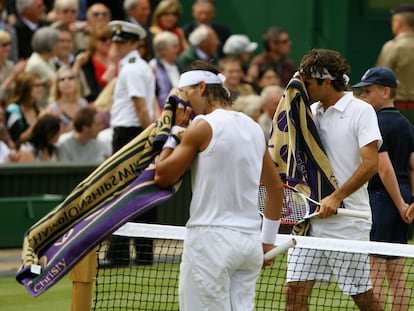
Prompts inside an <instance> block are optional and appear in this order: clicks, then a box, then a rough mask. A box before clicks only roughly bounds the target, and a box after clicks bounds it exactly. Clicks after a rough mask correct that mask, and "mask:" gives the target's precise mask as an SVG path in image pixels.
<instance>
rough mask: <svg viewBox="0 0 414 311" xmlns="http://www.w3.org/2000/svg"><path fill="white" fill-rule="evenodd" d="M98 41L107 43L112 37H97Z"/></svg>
mask: <svg viewBox="0 0 414 311" xmlns="http://www.w3.org/2000/svg"><path fill="white" fill-rule="evenodd" d="M98 40H99V41H102V42H108V41H111V40H112V37H98Z"/></svg>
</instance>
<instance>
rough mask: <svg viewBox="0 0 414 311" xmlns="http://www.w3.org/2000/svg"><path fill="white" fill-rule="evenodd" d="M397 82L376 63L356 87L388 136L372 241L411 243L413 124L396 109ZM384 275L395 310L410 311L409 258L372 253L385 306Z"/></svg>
mask: <svg viewBox="0 0 414 311" xmlns="http://www.w3.org/2000/svg"><path fill="white" fill-rule="evenodd" d="M397 85H398V83H397V78H396V76H395V74H394V72H393V71H392V70H391V69H389V68H386V67H374V68H371V69H368V70H367V71H366V72H365V74H364V75H363V76H362V78H361V82H359V83H357V84H355V85H353V87H356V88H362V92H361V93H360V97H361V98H362V99H364V100H365V101H367V102H368V103H370V104H371V105H372V106H373V107H374V109H375V110H376V112H377V115H378V123H379V127H380V131H381V135H382V138H383V143H382V146H381V147H380V149H379V151H378V174H376V175H374V176H373V177H372V178H371V180H370V181H369V184H368V193H369V198H370V205H371V211H372V228H371V234H370V239H371V241H378V242H391V243H402V244H407V239H408V224H409V223H410V222H411V219H409V218H408V215H407V209H408V207H409V205H410V204H411V203H412V202H413V193H412V190H411V189H413V186H412V185H411V184H410V181H412V180H414V127H413V125H412V124H411V123H410V121H408V120H407V118H406V117H404V116H403V115H402V114H401V113H400V112H399V110H398V109H397V108H395V107H394V104H393V99H394V97H395V94H396V88H397ZM398 87H399V86H398ZM384 277H386V278H387V282H388V287H389V293H388V295H389V297H390V302H391V304H392V307H391V309H392V310H408V300H409V295H408V291H407V287H406V278H405V274H404V258H401V257H394V256H377V255H371V279H372V281H373V290H374V294H375V295H376V296H377V298H378V299H379V301H380V303H381V310H385V297H386V296H387V295H384V294H383V287H382V284H383V280H384Z"/></svg>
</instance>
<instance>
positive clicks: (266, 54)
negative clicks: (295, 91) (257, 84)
mask: <svg viewBox="0 0 414 311" xmlns="http://www.w3.org/2000/svg"><path fill="white" fill-rule="evenodd" d="M262 40H263V45H264V51H263V52H262V53H260V54H259V55H257V56H256V57H254V58H253V59H252V61H251V62H250V66H249V70H248V75H249V81H255V80H256V79H257V76H258V74H259V68H260V67H261V66H264V65H272V66H273V67H274V68H275V70H276V71H277V73H278V74H279V77H280V79H281V85H282V86H283V87H285V86H286V85H287V84H288V82H289V81H290V79H291V78H292V76H293V74H294V73H295V70H296V69H295V64H294V63H293V61H292V60H290V59H289V58H288V55H289V53H290V48H291V46H292V41H291V40H290V38H289V34H288V32H287V31H286V30H285V29H283V28H281V27H274V26H272V27H269V28H267V29H266V31H265V32H264V33H263V35H262Z"/></svg>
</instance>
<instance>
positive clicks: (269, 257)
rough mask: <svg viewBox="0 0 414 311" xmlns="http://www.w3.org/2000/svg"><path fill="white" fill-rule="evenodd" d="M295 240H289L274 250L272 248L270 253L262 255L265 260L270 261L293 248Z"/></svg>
mask: <svg viewBox="0 0 414 311" xmlns="http://www.w3.org/2000/svg"><path fill="white" fill-rule="evenodd" d="M295 245H296V240H295V239H289V240H287V241H285V242H283V243H282V244H279V245H277V246H276V247H275V248H272V249H271V250H270V251H268V252H267V253H266V254H264V259H265V260H272V259H274V258H275V257H276V256H277V255H279V254H282V253H284V252H286V251H287V250H288V249H289V248H291V247H295Z"/></svg>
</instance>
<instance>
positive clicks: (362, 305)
mask: <svg viewBox="0 0 414 311" xmlns="http://www.w3.org/2000/svg"><path fill="white" fill-rule="evenodd" d="M352 299H354V301H355V304H356V305H357V306H358V308H359V310H361V311H383V310H384V308H383V307H381V306H380V304H379V302H378V300H377V298H376V297H375V295H374V291H373V290H372V288H371V289H369V290H368V291H366V292H364V293H360V294H357V295H352Z"/></svg>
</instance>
